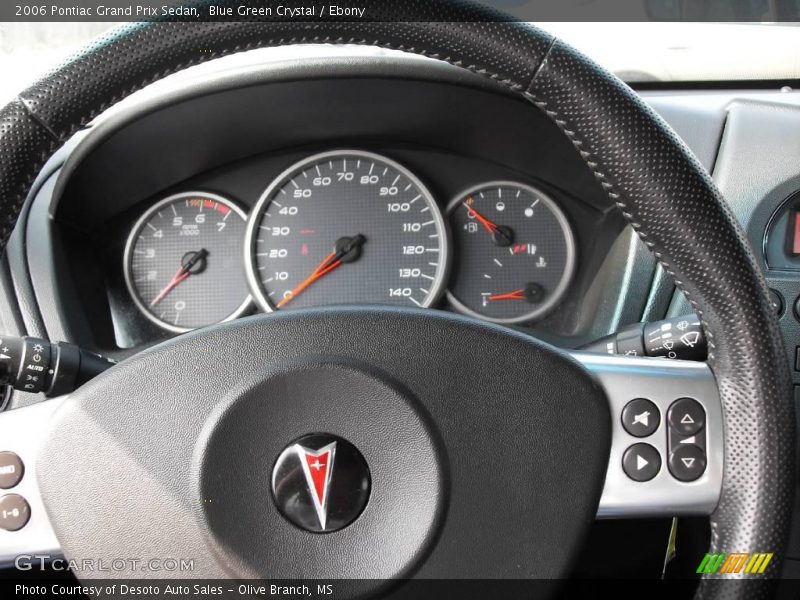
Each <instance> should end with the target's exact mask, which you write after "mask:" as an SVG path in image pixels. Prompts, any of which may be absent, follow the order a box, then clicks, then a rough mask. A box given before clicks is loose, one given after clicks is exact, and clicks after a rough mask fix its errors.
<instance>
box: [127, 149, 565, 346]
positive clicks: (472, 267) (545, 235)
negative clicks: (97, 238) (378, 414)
mask: <svg viewBox="0 0 800 600" xmlns="http://www.w3.org/2000/svg"><path fill="white" fill-rule="evenodd" d="M263 189H264V191H263V193H262V194H261V196H260V198H259V199H258V200H257V202H256V203H255V206H254V208H253V209H252V210H251V211H250V213H249V214H247V213H246V212H245V211H244V210H243V208H242V207H241V206H240V205H239V204H238V203H237V202H235V201H234V200H232V199H231V198H226V197H224V196H222V195H219V194H217V193H210V192H206V191H202V190H189V191H184V192H181V193H178V194H173V195H170V196H168V197H165V198H163V199H161V200H159V201H158V202H156V203H155V204H154V205H152V206H151V207H150V208H148V209H147V210H146V211H145V212H144V214H142V215H141V217H140V218H139V219H138V220H137V221H136V223H135V224H134V226H133V228H132V229H131V231H130V234H129V236H128V240H127V243H126V246H125V252H124V259H123V260H124V275H125V282H126V284H127V288H128V291H129V292H130V295H131V297H132V298H133V300H134V303H135V305H136V307H137V308H138V309H139V310H140V311H141V312H142V313H143V314H144V315H145V316H146V317H147V318H148V319H150V320H151V321H152V322H154V323H156V324H157V325H159V326H160V327H161V328H163V329H165V330H167V331H170V332H175V333H179V332H184V331H189V330H191V329H195V328H198V327H203V326H207V325H211V324H213V323H218V322H222V321H227V320H231V319H234V318H236V317H238V316H240V315H242V314H244V313H246V312H247V311H249V310H252V309H253V307H254V306H255V307H258V308H259V309H261V310H262V311H265V312H272V311H277V310H293V309H298V308H308V307H316V306H323V305H347V304H383V305H395V306H409V307H415V306H416V307H430V306H439V305H443V304H444V303H446V304H447V305H448V306H449V307H451V308H453V309H454V310H457V311H459V312H461V313H464V314H467V315H472V316H476V317H479V318H482V319H486V320H488V321H493V322H497V323H527V322H531V321H534V320H536V319H538V318H540V317H542V316H544V315H545V314H547V313H548V312H549V311H551V310H552V309H554V308H555V307H556V306H557V305H558V304H559V302H560V301H561V300H562V299H563V297H564V295H565V293H566V291H567V289H568V286H569V284H570V280H571V278H572V276H573V274H574V271H575V265H576V243H575V236H574V234H573V231H572V229H571V227H570V224H569V221H568V220H567V217H566V216H565V214H564V212H563V211H562V210H561V208H560V207H559V206H558V205H557V204H556V203H555V202H554V201H553V200H552V198H550V197H549V196H548V195H547V194H546V193H545V192H543V191H542V190H540V189H537V188H536V187H533V186H531V185H529V184H526V183H522V182H515V181H486V182H484V183H481V184H480V185H477V186H472V187H470V188H469V189H465V190H464V191H463V192H462V193H460V194H458V195H456V197H454V198H452V199H449V202H447V200H448V199H441V200H442V202H441V204H440V203H439V202H437V198H435V197H434V195H433V194H432V193H431V192H430V191H429V189H428V188H427V187H426V185H425V183H424V182H423V181H422V180H421V179H420V178H419V177H417V176H416V175H415V174H414V173H412V172H411V171H410V170H409V169H407V168H406V167H405V166H403V165H402V164H400V163H398V162H396V161H395V160H392V159H391V158H388V157H386V156H382V155H379V154H375V153H372V152H365V151H361V150H335V151H329V152H323V153H320V154H315V155H313V156H309V157H307V158H304V159H303V160H300V161H299V162H296V163H295V164H292V165H291V166H289V167H288V168H286V170H285V171H283V172H282V173H281V174H280V175H278V176H277V177H276V178H274V179H273V180H272V181H265V182H264V188H263ZM440 206H444V207H445V210H444V211H442V210H441V209H440Z"/></svg>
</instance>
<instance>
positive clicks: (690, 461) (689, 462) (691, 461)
mask: <svg viewBox="0 0 800 600" xmlns="http://www.w3.org/2000/svg"><path fill="white" fill-rule="evenodd" d="M681 462H682V463H683V465H684V466H685V467H686V468H687V469H691V468H692V465H694V457H690V458H682V459H681Z"/></svg>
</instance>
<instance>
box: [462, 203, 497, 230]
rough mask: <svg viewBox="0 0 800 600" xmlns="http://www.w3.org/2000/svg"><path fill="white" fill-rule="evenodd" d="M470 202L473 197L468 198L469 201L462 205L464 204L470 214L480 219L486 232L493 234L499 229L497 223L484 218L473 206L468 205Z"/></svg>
mask: <svg viewBox="0 0 800 600" xmlns="http://www.w3.org/2000/svg"><path fill="white" fill-rule="evenodd" d="M470 200H472V198H471V197H470V198H467V200H466V201H464V202H462V203H461V204H463V205H464V208H466V209H467V213H468V214H470V215H472V216H474V217H475V218H476V219H478V222H479V223H480V224H481V225H483V226H484V227H485V228H486V231H488V232H489V233H492V234H493V233H494V232H495V230H496V229H497V223H495V222H494V221H490V220H489V219H487V218H486V217H484V216H483V215H482V214H481V213H479V212H478V211H477V210H475V209H474V208H473V207H472V206H470V205H469V204H468V202H469V201H470Z"/></svg>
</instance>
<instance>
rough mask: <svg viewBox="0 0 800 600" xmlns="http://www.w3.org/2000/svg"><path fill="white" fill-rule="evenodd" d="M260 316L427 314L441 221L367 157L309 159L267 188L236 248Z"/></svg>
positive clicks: (384, 164)
mask: <svg viewBox="0 0 800 600" xmlns="http://www.w3.org/2000/svg"><path fill="white" fill-rule="evenodd" d="M245 248H246V250H245V251H246V253H247V254H248V256H247V262H248V277H249V279H250V284H251V287H252V289H253V292H254V295H255V297H256V300H257V301H258V303H259V305H260V306H261V308H263V309H264V310H266V311H272V310H275V309H284V308H304V307H311V306H322V305H331V304H391V305H400V306H412V307H413V306H420V307H423V306H430V305H431V304H432V303H433V302H435V301H436V299H437V297H438V296H439V295H440V292H441V291H442V287H443V284H444V274H445V267H446V264H447V239H446V229H445V225H444V220H443V218H442V215H441V212H440V211H439V208H438V206H437V205H436V202H435V201H434V199H433V197H432V196H431V194H430V192H428V190H427V189H426V188H425V186H424V185H423V184H422V182H421V181H420V180H419V179H418V178H417V177H415V176H414V175H413V174H412V173H411V172H410V171H408V170H407V169H406V168H404V167H403V166H401V165H399V164H398V163H396V162H394V161H393V160H390V159H388V158H386V157H383V156H379V155H377V154H372V153H369V152H362V151H355V150H346V151H334V152H326V153H323V154H318V155H315V156H312V157H310V158H307V159H305V160H303V161H301V162H299V163H297V164H296V165H293V166H292V167H290V168H289V169H288V170H286V171H285V172H284V173H282V174H281V175H279V176H278V178H277V179H276V180H275V181H274V182H273V183H272V184H271V185H270V186H269V187H268V188H267V190H266V191H265V192H264V194H263V195H262V197H261V198H260V200H259V202H258V204H257V205H256V208H255V209H254V211H253V214H252V215H251V218H250V222H249V223H248V228H247V240H246V243H245Z"/></svg>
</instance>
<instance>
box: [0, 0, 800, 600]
mask: <svg viewBox="0 0 800 600" xmlns="http://www.w3.org/2000/svg"><path fill="white" fill-rule="evenodd" d="M374 4H375V6H374V8H373V7H371V8H370V11H371V13H372V15H376V14H378V15H380V16H379V17H376V21H378V20H380V21H381V22H360V23H352V22H344V21H341V22H338V21H330V22H326V23H303V22H298V21H294V22H218V23H209V22H203V23H192V24H185V23H155V22H151V23H141V24H129V25H125V26H123V27H120V28H117V29H115V30H113V31H112V32H111V33H109V34H107V35H106V36H105V37H104V38H102V39H100V40H99V41H97V42H95V43H94V44H93V45H91V46H90V47H88V48H86V49H85V50H84V51H83V52H82V53H80V54H79V55H77V56H76V57H75V58H73V59H72V60H71V61H70V62H68V63H66V64H64V65H63V66H62V67H60V68H59V69H58V70H56V71H54V72H52V73H51V74H49V75H48V76H47V77H45V78H44V79H43V80H41V81H40V82H38V83H37V84H35V85H33V86H32V87H31V88H29V89H27V90H26V91H24V92H23V93H22V94H20V96H19V97H18V98H17V99H16V100H14V101H13V102H12V103H10V104H9V105H7V106H6V107H5V108H4V109H2V112H0V192H1V193H0V202H2V214H3V215H4V219H3V223H2V231H1V233H2V236H0V239H2V244H3V246H4V245H5V243H6V241H7V240H8V237H9V235H10V233H11V230H12V228H13V227H14V223H15V221H16V218H17V216H18V214H19V212H20V209H21V206H22V203H23V200H24V199H25V197H26V195H27V193H28V191H29V190H30V187H31V185H32V181H33V179H34V177H35V175H36V174H37V173H38V172H39V170H40V169H41V168H42V166H43V164H44V163H45V161H46V160H47V158H48V157H49V156H50V155H51V154H52V153H53V152H54V150H55V149H56V148H57V147H59V146H60V145H61V144H63V143H64V142H65V141H66V140H67V139H68V138H69V137H70V136H71V135H72V134H73V133H75V132H76V131H77V130H78V129H79V128H81V127H82V126H84V125H85V124H86V123H88V122H89V121H90V120H91V119H92V118H93V117H94V116H96V115H97V114H99V113H100V112H101V111H102V110H104V109H105V108H107V107H109V106H111V105H112V104H114V103H116V102H118V101H119V100H121V99H122V98H124V97H125V96H127V95H128V94H130V93H132V92H133V91H135V90H137V89H139V88H141V87H143V86H144V85H146V84H148V83H150V82H152V81H155V80H157V79H159V78H161V77H164V76H165V75H167V74H169V73H172V72H175V71H177V70H180V69H183V68H185V67H188V66H190V65H192V64H195V63H199V62H201V61H204V60H207V59H209V58H212V57H218V56H222V55H226V54H231V53H235V52H239V51H242V50H247V49H251V48H256V47H264V46H277V45H286V44H299V43H304V44H368V45H373V46H380V47H383V48H393V49H397V50H401V51H405V52H409V53H415V54H421V55H425V56H427V57H430V58H433V59H437V60H441V61H445V62H448V63H450V64H452V65H456V66H458V67H461V68H463V69H466V70H468V71H470V72H472V73H475V74H478V75H480V76H483V77H487V78H491V79H492V80H495V81H496V82H497V83H498V84H499V85H502V86H505V87H506V88H508V89H509V90H511V91H512V92H513V93H515V94H517V95H518V96H519V97H520V98H523V99H524V100H525V101H527V102H529V103H530V104H531V110H541V111H544V113H545V114H546V115H547V116H549V117H550V118H551V119H552V120H553V121H554V122H555V123H556V124H557V125H558V127H559V128H560V129H561V131H562V132H563V133H564V135H566V136H567V137H568V138H569V139H570V141H571V142H572V143H573V144H574V146H575V149H576V151H577V152H578V153H579V155H580V157H581V158H582V159H583V161H584V162H585V163H586V168H587V169H590V170H591V172H592V173H594V175H595V177H596V178H597V180H598V182H599V183H600V185H602V187H603V189H604V190H605V191H606V193H607V194H608V196H609V197H610V198H611V199H613V201H614V202H615V203H616V205H617V206H618V207H619V209H620V210H621V211H622V214H623V215H624V216H625V218H626V219H627V220H628V221H629V222H630V224H631V225H632V227H633V228H634V229H635V230H636V232H637V233H638V234H639V236H640V237H641V239H642V240H643V241H644V243H645V244H646V245H647V247H648V248H650V250H651V251H652V252H653V253H654V254H655V256H656V257H657V258H658V260H659V261H660V263H661V265H662V266H663V267H664V269H665V270H666V271H667V272H668V273H669V274H670V275H671V276H672V278H673V280H674V281H675V284H676V285H677V286H678V288H679V289H680V290H681V291H682V292H683V293H684V294H685V295H686V296H687V297H688V299H689V301H690V302H691V304H692V306H693V307H694V309H695V310H696V312H697V314H698V315H699V317H700V319H701V322H702V325H703V328H704V330H705V333H706V336H707V338H708V343H709V359H708V363H707V364H700V363H683V362H681V361H666V360H655V359H645V358H631V357H615V356H604V355H590V354H581V353H576V352H573V353H568V352H564V351H562V350H559V349H556V348H553V347H551V346H549V345H547V344H545V343H542V342H539V341H537V340H535V339H531V338H529V337H527V336H525V335H523V334H521V333H518V332H515V331H511V330H508V329H505V328H502V327H499V326H496V325H492V324H487V323H480V322H476V321H474V320H471V319H468V318H466V317H460V316H455V315H451V314H445V313H443V312H439V311H434V310H416V309H415V310H410V309H409V310H401V309H394V308H380V307H367V306H365V307H356V308H354V307H349V308H325V309H318V310H302V311H301V310H298V311H291V312H287V313H283V314H280V313H279V314H273V315H261V316H257V317H252V318H246V319H242V320H239V321H236V322H231V323H225V324H220V325H216V326H213V327H208V328H205V329H202V330H198V331H195V332H192V333H189V334H185V335H182V336H180V337H178V338H176V339H174V340H172V341H169V342H166V343H163V344H160V345H158V346H156V347H154V348H151V349H149V350H147V351H144V352H141V353H140V354H137V355H136V356H134V357H133V358H130V359H128V360H126V361H124V363H122V364H120V365H118V366H116V367H114V368H113V369H110V370H109V371H107V372H106V373H104V374H103V375H102V376H100V377H98V378H96V379H95V380H93V381H91V382H90V383H88V384H87V385H85V386H84V387H82V388H81V389H79V390H78V391H77V392H76V393H74V394H72V395H71V396H70V397H69V398H66V399H62V400H58V401H51V402H48V403H44V404H41V405H36V406H34V407H30V408H24V409H19V410H15V411H10V412H8V413H5V414H3V415H1V416H0V439H4V440H6V443H10V444H11V443H13V441H14V440H19V444H20V448H22V447H23V446H24V451H25V452H28V454H27V455H26V456H28V457H32V456H33V455H35V456H36V458H35V459H34V458H30V460H29V462H28V467H29V469H30V470H31V474H29V475H28V476H27V477H28V478H29V479H31V478H32V479H31V481H30V482H29V484H28V485H29V488H27V489H28V494H29V497H28V501H29V502H30V503H31V507H32V509H31V510H32V512H31V525H29V527H34V529H32V530H30V532H31V533H30V534H28V535H25V536H23V537H20V538H19V541H14V543H15V544H17V546H16V547H15V548H16V550H17V551H20V550H22V549H24V546H25V545H26V544H27V545H28V546H29V547H28V548H27V550H28V551H36V550H41V549H42V548H36V547H30V546H31V545H35V544H36V543H37V540H38V539H39V538H37V536H36V535H34V533H35V532H36V531H38V530H37V529H35V527H39V526H43V525H35V523H34V522H35V520H36V519H39V520H40V521H49V522H48V523H47V526H48V527H49V526H52V527H53V529H54V530H55V533H56V535H57V538H58V541H59V543H60V545H61V548H62V549H63V552H64V554H65V555H66V556H67V557H69V558H75V559H81V558H83V557H93V558H101V557H103V558H107V559H108V560H111V558H113V557H132V556H135V557H142V558H145V557H151V556H173V557H190V558H191V559H192V560H193V566H194V571H193V572H192V573H191V574H189V575H190V576H192V577H208V578H214V577H242V578H246V577H267V578H280V579H287V578H349V577H353V578H360V579H361V580H362V581H361V583H360V584H359V585H360V586H361V587H359V589H358V590H357V591H358V592H359V593H362V592H363V593H375V594H378V593H380V592H381V591H382V588H380V581H381V580H385V579H386V578H395V577H411V576H414V577H423V578H424V577H428V578H430V577H433V578H515V579H519V578H537V579H547V578H559V577H565V576H568V574H569V569H570V566H571V564H572V562H573V560H574V559H575V557H576V555H577V552H578V551H579V550H580V547H581V542H582V540H583V538H584V536H585V534H586V533H587V529H588V527H589V526H590V524H591V523H592V522H593V521H594V519H595V517H596V515H597V514H598V513H600V514H605V515H613V516H620V517H623V516H639V515H646V514H649V515H654V514H662V515H676V514H677V515H682V514H706V515H709V516H710V519H711V526H712V541H711V545H712V547H711V549H710V552H742V551H744V552H746V551H753V552H755V551H758V552H772V553H774V554H775V558H773V560H772V561H771V562H770V563H769V564H768V566H767V570H766V572H765V573H764V574H763V575H757V574H756V575H745V574H744V572H742V573H740V574H739V575H738V576H739V577H744V576H746V577H751V578H754V579H758V580H759V581H762V582H763V583H762V584H759V585H756V586H736V587H729V586H726V585H725V584H726V583H731V582H729V581H724V580H722V576H719V575H711V574H709V575H706V576H705V577H704V580H703V581H702V583H701V585H700V586H699V590H698V597H700V598H708V599H710V598H718V597H722V596H723V595H725V597H730V598H733V597H747V596H750V595H753V596H755V595H759V596H760V595H761V594H762V593H763V592H764V590H765V587H764V586H768V585H769V581H768V580H769V579H771V576H775V575H777V574H778V572H779V569H780V566H781V556H782V552H783V550H784V547H785V543H786V536H787V532H788V530H789V521H790V516H791V512H790V511H791V507H792V501H793V490H794V416H793V400H792V388H791V381H790V376H789V368H788V365H787V361H786V358H785V355H784V350H783V345H782V343H781V338H780V335H779V330H778V326H777V321H776V318H775V316H774V314H773V312H772V310H771V307H770V302H769V299H768V296H767V291H766V286H765V282H764V279H763V277H762V275H761V274H760V272H759V269H758V267H757V265H756V263H755V260H754V258H753V255H752V252H751V250H750V249H749V245H748V242H747V241H746V239H745V237H744V236H743V234H742V232H741V230H740V228H739V226H738V225H737V223H736V221H735V219H734V217H733V216H732V215H731V213H730V212H729V210H728V208H727V207H726V205H725V202H724V200H723V199H722V198H721V196H720V194H719V192H718V191H717V190H716V188H715V186H714V184H713V183H712V181H711V179H710V178H709V176H708V174H707V173H706V172H705V171H704V170H703V168H702V167H701V166H700V164H699V163H698V162H697V161H696V160H695V158H694V157H693V156H692V155H691V153H690V151H689V150H688V149H687V148H686V146H685V145H684V144H683V143H682V142H681V141H680V140H679V139H678V138H677V137H676V135H675V134H674V133H673V132H672V131H671V130H670V129H669V127H668V126H667V125H666V124H665V123H664V122H663V121H662V120H661V119H660V118H659V117H658V116H657V115H656V114H655V113H654V112H653V111H652V110H651V109H650V108H649V107H648V106H647V105H646V104H645V103H644V102H643V101H642V100H641V99H639V98H638V97H637V96H636V95H635V94H634V93H633V92H632V91H631V90H630V89H629V88H628V87H627V86H626V85H625V84H623V83H622V82H621V81H619V80H618V79H617V78H616V77H614V76H613V75H611V74H609V73H608V72H607V71H605V70H603V69H602V68H600V67H598V66H597V65H596V64H594V63H593V62H592V61H590V60H589V59H587V58H585V57H584V56H582V55H581V54H579V53H578V52H577V51H575V50H573V49H572V48H570V47H569V46H567V45H566V44H564V43H563V42H561V41H559V40H557V39H554V38H553V37H552V36H550V35H548V34H547V33H545V32H543V31H541V30H540V29H537V28H535V27H532V26H529V25H527V24H524V23H517V22H512V21H509V20H506V19H504V18H502V17H500V16H499V15H497V14H494V13H490V12H485V11H484V10H483V9H481V8H478V7H476V6H474V5H471V4H468V3H460V2H459V3H441V2H416V3H414V6H413V7H411V6H409V5H407V4H405V3H403V7H402V9H401V8H393V7H392V3H390V2H386V3H383V2H379V3H374ZM394 4H395V5H396V6H400V3H394ZM401 19H402V20H403V21H405V22H401V21H400V20H401ZM408 21H413V22H408ZM487 356H488V357H500V358H502V360H501V361H500V360H498V361H497V362H493V361H491V360H490V361H487V360H486V357H487ZM639 397H641V398H647V399H649V400H650V401H652V402H653V404H654V405H655V407H656V409H657V412H658V413H659V415H660V423H659V426H658V429H657V430H656V432H655V433H654V434H653V435H651V436H650V437H648V438H645V439H637V438H635V437H633V436H631V435H630V434H629V433H628V432H627V431H626V430H625V429H624V427H622V425H621V421H620V419H621V417H620V415H621V412H622V410H623V409H624V407H625V406H626V405H627V403H628V402H629V401H630V400H632V399H634V398H639ZM681 398H690V399H691V400H692V401H694V403H695V404H693V405H692V406H693V407H694V409H695V410H696V411H697V412H695V413H693V414H694V415H695V417H696V420H699V421H700V423H699V425H700V428H699V430H698V429H696V428H695V430H696V431H697V433H696V434H695V436H694V437H695V439H694V442H695V443H696V444H697V446H698V447H699V448H700V451H701V453H702V456H701V457H699V458H698V461H699V463H700V464H703V471H702V473H701V474H700V475H699V476H698V477H696V478H695V479H694V480H692V481H682V480H680V479H678V478H677V477H676V476H674V474H673V465H672V463H671V461H672V460H674V459H673V455H674V453H675V451H676V449H677V444H679V443H680V442H681V441H682V439H681V438H680V434H681V430H680V426H679V425H677V424H675V423H673V421H674V419H673V417H672V413H673V412H674V410H676V409H674V405H675V402H676V401H678V400H679V399H681ZM46 407H53V408H46ZM43 415H47V416H48V418H49V419H50V424H49V426H48V428H47V429H46V430H44V432H43V433H41V434H31V432H32V431H34V430H40V429H41V427H42V426H41V419H42V418H43ZM684 433H685V432H684ZM22 436H24V437H25V439H24V440H23V439H22ZM309 436H310V437H311V438H312V440H311V441H303V440H307V438H308V437H309ZM315 436H316V437H317V438H319V439H317V442H316V444H317V445H316V446H314V443H315V442H313V438H314V437H315ZM320 440H322V441H324V442H325V444H324V446H320V443H321V442H320ZM34 442H35V444H34ZM334 443H335V444H338V446H335V448H336V455H335V460H337V461H340V462H339V463H334V462H333V461H334V453H333V450H332V448H334V446H331V444H334ZM636 443H646V444H648V445H649V446H650V447H651V448H652V449H653V450H655V452H656V455H657V456H656V457H653V456H651V458H650V460H648V461H646V462H648V463H649V462H658V467H659V469H658V472H657V475H655V476H654V477H653V478H652V479H651V480H650V481H635V480H634V479H632V478H631V477H630V476H629V472H630V469H628V470H627V471H626V466H625V464H626V463H627V462H628V459H627V458H626V457H628V456H629V452H628V449H629V447H630V446H632V445H634V444H636ZM34 445H35V447H34ZM326 448H327V450H326ZM2 449H3V450H14V448H2ZM326 451H327V452H328V454H325V452H326ZM20 452H22V450H20ZM293 453H294V454H293ZM312 458H317V459H320V458H321V459H322V463H319V462H317V465H316V468H317V469H319V468H320V464H322V466H323V467H325V464H324V463H326V462H327V463H328V464H329V466H331V465H333V464H337V465H339V466H337V467H333V466H331V469H329V470H327V472H326V473H327V475H325V476H323V477H322V479H320V478H319V477H318V476H314V475H313V473H312V474H311V475H309V473H311V471H310V469H311V468H313V467H314V465H313V463H312V462H311V459H312ZM656 458H657V461H656ZM286 461H290V462H288V463H287V462H286ZM291 461H294V462H291ZM336 469H339V471H337V470H336ZM633 469H634V470H635V469H636V467H635V466H634V467H633ZM340 472H341V474H340ZM34 473H35V477H34ZM331 473H333V475H332V474H331ZM304 475H305V476H306V477H307V478H306V479H303V477H304ZM326 477H327V479H326ZM337 479H338V481H337ZM304 482H305V483H309V484H313V485H309V486H308V487H304V485H305V483H304ZM320 482H322V483H320ZM317 485H319V486H322V487H319V488H314V486H317ZM325 486H328V487H325ZM273 488H277V489H273ZM323 488H324V489H323ZM271 490H273V491H271ZM328 492H329V494H328ZM315 493H316V495H314V494H315ZM31 494H33V496H31ZM326 494H328V497H327V498H326V497H325V495H326ZM273 496H274V497H273ZM42 503H43V505H44V507H46V510H44V511H43V510H39V511H38V512H37V509H38V508H39V507H40V506H41V505H42ZM320 510H323V513H324V516H325V517H326V518H327V521H328V523H339V524H340V525H341V527H338V526H337V528H336V530H335V531H333V530H331V531H326V530H325V529H326V525H325V524H324V523H322V518H321V517H320V515H321V514H323V513H320ZM311 511H313V512H311ZM325 511H327V512H325ZM315 515H316V516H315ZM317 517H320V520H319V521H314V519H315V518H317ZM308 523H316V525H313V526H312V525H308ZM320 524H322V527H321V529H322V530H323V531H322V532H320ZM23 538H24V540H26V541H23ZM699 558H700V557H698V561H699ZM110 575H111V576H114V577H126V576H127V577H143V576H148V575H154V576H158V577H171V576H186V575H187V573H165V572H163V571H162V572H158V573H150V572H148V571H142V570H141V569H140V568H138V567H134V566H127V567H125V568H122V569H119V570H115V571H114V572H112V573H110ZM92 576H94V577H97V576H103V574H102V573H93V574H92ZM354 586H355V584H354ZM355 587H358V586H355ZM354 589H355V588H354Z"/></svg>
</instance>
